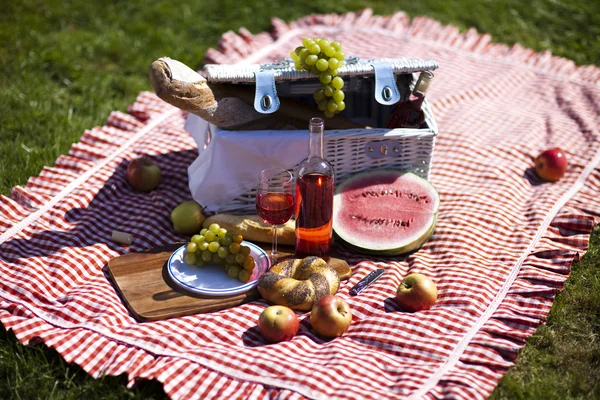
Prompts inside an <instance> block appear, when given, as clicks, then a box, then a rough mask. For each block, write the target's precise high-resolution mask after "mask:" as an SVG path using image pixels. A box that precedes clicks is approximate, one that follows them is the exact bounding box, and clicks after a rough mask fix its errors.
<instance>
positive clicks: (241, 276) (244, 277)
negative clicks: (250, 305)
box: [238, 269, 251, 283]
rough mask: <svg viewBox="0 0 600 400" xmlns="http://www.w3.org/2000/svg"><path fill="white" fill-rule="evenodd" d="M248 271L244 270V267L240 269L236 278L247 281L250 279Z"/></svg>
mask: <svg viewBox="0 0 600 400" xmlns="http://www.w3.org/2000/svg"><path fill="white" fill-rule="evenodd" d="M250 276H251V274H250V272H249V271H246V270H245V269H243V270H241V271H240V274H239V275H238V279H239V280H240V281H242V282H244V283H247V282H248V281H250Z"/></svg>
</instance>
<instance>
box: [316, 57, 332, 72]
mask: <svg viewBox="0 0 600 400" xmlns="http://www.w3.org/2000/svg"><path fill="white" fill-rule="evenodd" d="M315 66H316V67H317V69H318V70H319V71H321V72H323V71H326V70H327V67H329V63H328V62H327V60H325V59H323V58H320V59H319V61H317V63H316V64H315Z"/></svg>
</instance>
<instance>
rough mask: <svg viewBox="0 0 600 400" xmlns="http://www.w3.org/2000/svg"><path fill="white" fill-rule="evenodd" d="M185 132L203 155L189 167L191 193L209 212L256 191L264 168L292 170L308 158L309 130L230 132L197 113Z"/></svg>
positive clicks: (192, 115)
mask: <svg viewBox="0 0 600 400" xmlns="http://www.w3.org/2000/svg"><path fill="white" fill-rule="evenodd" d="M185 129H186V130H187V131H188V132H189V133H190V134H191V135H192V137H193V138H194V140H195V141H196V143H197V144H198V152H199V155H198V158H197V159H196V160H195V161H194V162H193V163H192V164H191V165H190V166H189V167H188V176H189V187H190V191H191V193H192V197H193V198H194V200H196V201H197V202H198V203H200V204H201V205H202V206H203V207H205V210H206V211H208V212H218V211H219V208H220V207H222V206H223V205H225V204H227V203H229V202H230V201H232V200H233V199H235V198H236V197H237V196H239V195H241V194H243V193H246V192H248V191H249V190H251V189H253V188H255V187H256V185H257V183H258V174H259V173H260V171H262V170H263V169H265V168H285V169H291V168H294V167H295V166H296V165H297V164H298V163H299V162H300V161H302V160H303V159H304V158H306V156H307V155H308V130H286V131H283V132H282V131H274V130H269V131H226V130H221V129H218V128H216V127H214V126H210V125H209V124H208V122H206V121H204V120H202V119H201V118H200V117H198V116H196V115H194V114H190V115H189V117H188V119H187V121H186V124H185ZM209 132H210V133H209ZM209 135H210V143H209V144H208V145H207V143H208V142H209V140H208V139H209Z"/></svg>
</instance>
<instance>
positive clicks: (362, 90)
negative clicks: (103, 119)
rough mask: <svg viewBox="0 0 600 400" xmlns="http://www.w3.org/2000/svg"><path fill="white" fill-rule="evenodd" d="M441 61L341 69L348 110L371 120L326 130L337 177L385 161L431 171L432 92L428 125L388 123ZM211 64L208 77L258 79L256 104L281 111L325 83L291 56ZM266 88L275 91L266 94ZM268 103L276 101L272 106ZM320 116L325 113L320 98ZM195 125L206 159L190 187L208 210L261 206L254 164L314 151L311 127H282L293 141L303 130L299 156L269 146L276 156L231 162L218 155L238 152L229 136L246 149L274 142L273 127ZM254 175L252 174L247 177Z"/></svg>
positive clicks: (281, 162) (285, 161)
mask: <svg viewBox="0 0 600 400" xmlns="http://www.w3.org/2000/svg"><path fill="white" fill-rule="evenodd" d="M437 67H438V64H437V63H436V62H435V61H431V60H422V59H418V58H397V59H376V60H359V59H358V58H356V60H355V61H354V62H352V60H350V62H349V63H347V64H346V65H345V66H344V67H342V68H341V69H340V70H339V76H341V77H342V78H343V79H344V81H345V86H344V91H345V92H346V99H345V101H346V105H347V106H346V110H345V111H344V112H343V114H342V115H343V116H344V117H345V118H348V119H351V120H353V121H355V122H358V123H360V124H362V125H364V126H365V128H357V129H335V130H326V131H325V144H324V152H325V157H326V159H327V160H328V161H329V162H330V163H331V164H332V165H333V167H334V170H335V174H336V175H335V179H336V181H337V182H339V181H340V180H343V179H344V178H346V177H347V176H349V175H352V174H354V173H356V172H359V171H364V170H373V169H380V168H395V169H401V170H404V171H410V172H413V173H415V174H416V175H418V176H420V177H422V178H425V179H428V177H429V171H430V166H431V162H432V157H433V150H434V144H435V137H436V135H437V133H438V128H437V124H436V121H435V118H434V115H433V112H432V110H431V107H430V104H429V103H428V102H427V100H425V102H424V104H423V111H424V114H425V123H424V124H423V125H421V127H419V128H416V129H406V128H396V129H388V128H384V126H385V124H386V121H387V119H388V117H389V116H390V114H391V112H392V110H393V109H394V107H395V104H396V103H398V102H400V101H405V100H406V99H407V98H408V96H409V95H410V92H411V90H412V89H413V88H414V84H415V82H416V80H417V78H418V74H419V73H420V72H422V71H432V70H435V69H436V68H437ZM204 72H205V75H206V77H207V80H208V82H219V83H231V84H243V85H248V84H250V85H256V96H255V102H254V107H255V109H256V111H258V112H263V113H272V112H276V108H277V104H278V97H279V96H283V97H292V98H294V99H296V100H300V101H302V102H306V103H310V102H311V101H313V100H312V93H313V92H314V90H315V89H316V88H318V87H319V82H318V79H317V78H316V77H315V76H314V75H312V74H310V73H309V72H306V71H297V70H295V69H294V67H293V64H291V65H290V64H288V63H287V61H286V60H283V61H282V60H277V61H276V62H274V63H272V64H262V65H221V64H219V65H207V66H205V71H204ZM265 75H266V78H265ZM265 82H266V84H265ZM265 96H269V97H271V98H269V99H267V100H268V101H265ZM313 104H314V101H313ZM265 105H266V106H270V109H269V110H265V107H264V106H265ZM315 116H322V113H321V111H319V110H318V109H317V108H316V106H315ZM192 117H193V118H197V117H195V116H192ZM190 126H191V128H189V127H190ZM325 126H326V127H327V119H325ZM190 129H191V130H194V131H195V132H191V133H192V136H194V138H195V139H196V141H197V143H198V148H199V149H200V150H199V152H200V154H199V158H198V160H196V162H195V163H194V164H192V165H191V166H190V168H189V169H188V173H189V178H190V180H189V184H190V189H191V192H192V195H193V197H194V199H195V200H196V201H198V202H199V203H200V204H202V205H203V206H205V207H206V211H208V212H224V213H232V214H247V213H254V212H255V195H256V190H255V188H254V187H253V186H254V184H253V183H254V182H255V181H254V180H253V179H252V177H253V176H254V174H249V170H253V171H254V172H255V175H256V176H257V175H258V172H259V171H260V170H261V169H263V168H267V167H270V166H273V164H275V165H276V166H279V167H281V166H284V167H285V168H288V169H290V170H293V169H294V167H295V164H296V163H297V162H298V161H300V160H302V159H303V158H304V157H305V156H306V152H307V144H306V143H307V141H308V133H307V131H306V132H302V131H291V130H290V131H286V130H281V131H279V132H277V135H278V136H279V137H280V138H282V140H287V139H286V138H289V139H290V143H291V142H294V143H296V142H295V141H293V140H292V139H297V138H298V135H301V136H303V137H304V138H305V140H306V142H304V144H303V145H301V146H300V147H298V148H296V150H297V151H296V152H297V153H299V154H298V156H297V157H291V156H290V154H292V153H291V152H286V154H280V155H278V154H273V153H269V149H268V148H265V149H262V151H261V152H260V154H263V155H265V154H268V157H267V156H262V157H256V159H253V160H252V161H251V162H250V164H252V165H250V166H249V165H248V164H249V163H248V162H245V163H244V162H240V163H238V164H236V163H235V162H234V163H228V164H227V165H226V166H225V165H223V164H218V163H215V162H214V160H215V159H216V158H219V157H222V158H228V157H229V158H231V157H232V153H233V152H234V149H233V148H231V149H230V147H229V146H227V143H229V144H230V146H234V145H235V146H236V148H237V150H238V151H239V148H240V147H239V146H241V148H243V147H244V143H245V145H247V146H248V147H252V148H256V147H260V146H261V145H263V144H264V146H265V147H266V146H270V145H272V141H271V142H267V141H265V142H264V143H263V138H264V136H263V134H265V132H261V131H243V132H235V131H228V130H225V129H221V128H219V127H216V126H214V125H211V124H208V123H206V124H203V125H202V126H201V127H200V128H198V127H197V126H196V124H188V130H190ZM199 131H200V132H199ZM271 133H272V132H271ZM232 135H235V140H232V139H231V137H232ZM228 137H229V139H230V140H228ZM270 137H271V136H270ZM221 139H222V140H221ZM217 142H218V144H216V143H217ZM240 142H242V143H240ZM290 145H291V144H290ZM213 147H214V148H213ZM296 152H294V154H296ZM234 158H235V156H234ZM292 161H293V162H292ZM224 169H227V173H226V182H223V181H224V178H222V177H218V178H217V176H220V174H222V173H223V172H224ZM211 177H213V178H211ZM248 179H250V180H251V182H247V180H248ZM215 192H219V193H220V194H222V193H228V196H225V197H223V196H220V197H219V196H212V195H214V194H215Z"/></svg>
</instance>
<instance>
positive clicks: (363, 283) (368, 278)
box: [350, 268, 385, 296]
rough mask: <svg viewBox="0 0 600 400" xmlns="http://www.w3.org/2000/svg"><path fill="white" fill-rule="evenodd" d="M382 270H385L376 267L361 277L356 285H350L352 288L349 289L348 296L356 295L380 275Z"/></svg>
mask: <svg viewBox="0 0 600 400" xmlns="http://www.w3.org/2000/svg"><path fill="white" fill-rule="evenodd" d="M384 272H385V270H384V269H382V268H379V269H376V270H375V271H373V272H371V273H370V274H369V275H367V276H365V277H364V278H362V279H361V280H360V281H359V282H358V283H357V284H356V285H354V286H353V287H352V289H350V296H356V295H357V294H359V293H360V292H362V291H363V290H364V289H366V288H367V287H368V286H370V285H371V284H372V283H373V282H375V281H376V280H377V279H379V277H380V276H381V275H383V273H384Z"/></svg>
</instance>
